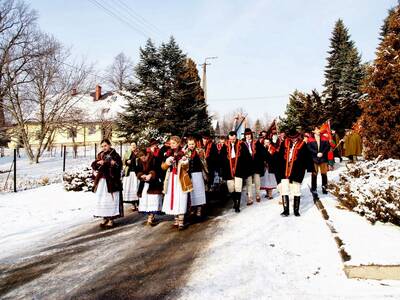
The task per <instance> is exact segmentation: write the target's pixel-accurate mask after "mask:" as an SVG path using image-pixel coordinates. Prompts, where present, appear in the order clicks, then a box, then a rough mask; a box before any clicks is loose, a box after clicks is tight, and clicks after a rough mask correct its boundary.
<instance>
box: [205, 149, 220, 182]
mask: <svg viewBox="0 0 400 300" xmlns="http://www.w3.org/2000/svg"><path fill="white" fill-rule="evenodd" d="M204 152H205V154H204V155H205V157H206V162H207V169H208V173H209V174H214V172H215V171H216V170H217V169H218V149H217V145H215V143H213V142H209V143H208V144H207V145H205V146H204Z"/></svg>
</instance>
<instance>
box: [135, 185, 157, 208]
mask: <svg viewBox="0 0 400 300" xmlns="http://www.w3.org/2000/svg"><path fill="white" fill-rule="evenodd" d="M148 189H149V184H148V183H147V182H146V183H145V184H144V187H143V191H142V197H141V198H140V199H139V212H148V213H149V212H151V213H158V212H160V210H161V203H162V194H148V193H147V191H148Z"/></svg>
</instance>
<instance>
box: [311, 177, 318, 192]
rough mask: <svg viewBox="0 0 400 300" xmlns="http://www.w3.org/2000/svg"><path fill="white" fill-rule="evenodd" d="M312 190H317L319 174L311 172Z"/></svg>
mask: <svg viewBox="0 0 400 300" xmlns="http://www.w3.org/2000/svg"><path fill="white" fill-rule="evenodd" d="M311 191H314V192H316V191H317V174H314V173H313V174H311Z"/></svg>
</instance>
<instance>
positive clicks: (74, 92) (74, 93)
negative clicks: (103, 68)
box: [71, 88, 78, 96]
mask: <svg viewBox="0 0 400 300" xmlns="http://www.w3.org/2000/svg"><path fill="white" fill-rule="evenodd" d="M77 94H78V91H77V89H76V88H73V89H72V90H71V96H75V95H77Z"/></svg>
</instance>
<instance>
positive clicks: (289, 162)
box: [285, 139, 304, 178]
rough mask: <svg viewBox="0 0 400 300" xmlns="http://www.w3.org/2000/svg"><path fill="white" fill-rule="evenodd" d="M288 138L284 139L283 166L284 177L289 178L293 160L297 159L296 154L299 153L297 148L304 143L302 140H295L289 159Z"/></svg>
mask: <svg viewBox="0 0 400 300" xmlns="http://www.w3.org/2000/svg"><path fill="white" fill-rule="evenodd" d="M290 142H291V140H290V139H286V140H285V160H286V168H285V178H289V177H290V175H291V174H292V169H293V165H294V162H295V161H296V160H297V156H298V153H299V150H300V149H301V147H303V145H304V141H301V142H297V143H296V144H295V146H294V149H293V153H292V157H291V159H289V156H290V153H289V152H290Z"/></svg>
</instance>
